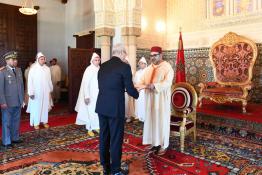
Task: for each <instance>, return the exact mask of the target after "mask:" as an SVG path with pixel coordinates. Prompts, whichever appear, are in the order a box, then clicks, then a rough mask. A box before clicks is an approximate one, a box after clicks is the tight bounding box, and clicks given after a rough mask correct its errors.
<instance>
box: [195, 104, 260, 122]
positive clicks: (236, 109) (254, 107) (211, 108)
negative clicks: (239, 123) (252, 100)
mask: <svg viewBox="0 0 262 175" xmlns="http://www.w3.org/2000/svg"><path fill="white" fill-rule="evenodd" d="M197 112H198V113H204V114H210V115H215V116H223V117H226V118H235V119H240V120H247V121H252V122H257V123H262V104H248V105H247V113H245V114H244V113H242V106H241V104H240V103H231V104H217V103H213V102H209V101H204V103H203V104H202V107H201V108H199V107H198V108H197Z"/></svg>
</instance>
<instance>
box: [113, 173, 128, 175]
mask: <svg viewBox="0 0 262 175" xmlns="http://www.w3.org/2000/svg"><path fill="white" fill-rule="evenodd" d="M113 175H126V174H124V173H122V172H119V173H115V174H113Z"/></svg>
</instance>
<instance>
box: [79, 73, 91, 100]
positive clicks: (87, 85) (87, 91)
mask: <svg viewBox="0 0 262 175" xmlns="http://www.w3.org/2000/svg"><path fill="white" fill-rule="evenodd" d="M92 76H93V73H92V71H90V69H89V68H87V69H86V71H85V73H84V76H83V80H82V81H84V82H83V87H84V89H83V91H84V99H87V98H90V83H91V79H92Z"/></svg>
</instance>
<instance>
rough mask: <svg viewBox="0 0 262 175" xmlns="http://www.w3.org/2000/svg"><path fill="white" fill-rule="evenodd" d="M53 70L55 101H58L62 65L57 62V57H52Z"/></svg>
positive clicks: (51, 68)
mask: <svg viewBox="0 0 262 175" xmlns="http://www.w3.org/2000/svg"><path fill="white" fill-rule="evenodd" d="M50 71H51V79H52V83H53V88H54V90H53V101H54V103H57V102H58V101H59V99H60V83H61V75H62V70H61V67H60V66H59V65H58V64H57V59H56V58H53V59H52V65H51V66H50Z"/></svg>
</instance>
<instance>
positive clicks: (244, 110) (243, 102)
mask: <svg viewBox="0 0 262 175" xmlns="http://www.w3.org/2000/svg"><path fill="white" fill-rule="evenodd" d="M246 106H247V101H246V100H243V101H242V112H243V113H246V112H247V110H246Z"/></svg>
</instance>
